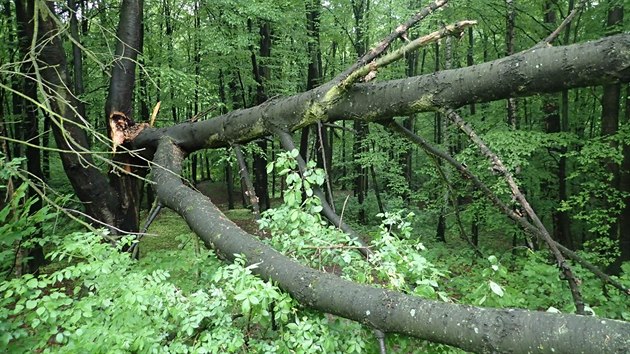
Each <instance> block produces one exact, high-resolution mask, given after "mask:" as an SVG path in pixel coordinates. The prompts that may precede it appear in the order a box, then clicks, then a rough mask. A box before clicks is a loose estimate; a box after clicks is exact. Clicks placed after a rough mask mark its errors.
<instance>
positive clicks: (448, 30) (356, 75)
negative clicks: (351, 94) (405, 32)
mask: <svg viewBox="0 0 630 354" xmlns="http://www.w3.org/2000/svg"><path fill="white" fill-rule="evenodd" d="M476 24H477V21H468V20H466V21H459V22H457V23H455V24H452V25H448V26H445V27H444V28H442V29H441V30H439V31H435V32H433V33H430V34H428V35H426V36H422V37H420V38H416V39H414V40H413V41H411V42H409V43H407V44H406V45H405V46H403V47H402V48H399V49H397V50H395V51H393V52H392V53H389V54H387V55H386V56H384V57H382V58H379V59H377V60H374V61H372V62H370V63H369V64H365V65H363V66H361V67H360V68H358V69H356V70H355V71H353V72H352V73H351V74H350V75H348V77H346V78H345V79H343V80H342V81H341V82H340V83H339V85H337V86H338V88H339V89H340V90H342V91H343V90H345V89H346V88H347V87H349V86H351V85H353V84H354V83H356V82H357V81H358V80H359V79H361V78H363V77H365V81H369V80H371V78H372V77H373V76H375V75H376V71H377V70H378V69H379V68H382V67H385V66H387V65H389V64H391V63H393V62H395V61H397V60H399V59H402V58H404V57H405V54H407V53H409V52H412V51H414V50H416V49H418V48H420V47H423V46H426V45H427V44H430V43H434V42H437V41H438V40H440V39H441V38H444V37H447V36H453V35H460V34H461V33H462V31H463V30H465V29H466V28H468V27H471V26H474V25H476Z"/></svg>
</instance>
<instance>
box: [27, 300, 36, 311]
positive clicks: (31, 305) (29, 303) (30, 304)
mask: <svg viewBox="0 0 630 354" xmlns="http://www.w3.org/2000/svg"><path fill="white" fill-rule="evenodd" d="M35 307H37V301H35V300H28V301H26V309H27V310H32V309H34V308H35Z"/></svg>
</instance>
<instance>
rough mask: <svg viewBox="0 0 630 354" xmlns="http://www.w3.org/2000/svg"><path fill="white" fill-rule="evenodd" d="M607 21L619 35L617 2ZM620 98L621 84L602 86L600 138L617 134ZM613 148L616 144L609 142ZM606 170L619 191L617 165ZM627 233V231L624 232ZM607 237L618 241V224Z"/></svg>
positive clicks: (620, 10) (620, 13) (620, 18)
mask: <svg viewBox="0 0 630 354" xmlns="http://www.w3.org/2000/svg"><path fill="white" fill-rule="evenodd" d="M608 5H609V6H610V7H609V9H608V20H607V22H606V26H607V29H608V31H609V33H610V34H615V33H619V32H620V31H621V29H622V28H621V25H622V23H623V6H621V4H620V3H619V2H617V1H614V0H609V1H608ZM620 96H621V84H612V85H604V93H603V96H602V116H601V126H602V130H601V134H602V136H610V135H615V134H617V131H618V129H619V102H620ZM611 144H612V145H613V148H616V143H614V142H611ZM606 169H607V170H608V172H609V173H610V174H611V176H612V180H611V182H610V186H611V187H612V188H615V189H619V186H620V185H619V165H618V164H617V163H615V162H607V163H606ZM624 232H627V230H624ZM608 234H609V236H610V238H611V239H613V240H617V239H618V234H619V222H618V221H616V222H614V223H611V224H610V229H609V233H608Z"/></svg>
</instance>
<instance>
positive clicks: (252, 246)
mask: <svg viewBox="0 0 630 354" xmlns="http://www.w3.org/2000/svg"><path fill="white" fill-rule="evenodd" d="M185 156H186V152H185V151H184V150H183V149H181V147H179V146H177V145H176V144H175V142H174V141H173V139H172V138H169V137H162V138H161V139H160V142H159V144H158V148H157V151H156V154H155V159H154V162H155V164H156V165H155V167H154V170H153V176H154V180H155V182H156V189H157V194H158V197H159V198H160V200H161V201H162V202H163V203H164V204H165V205H166V206H168V207H169V208H172V209H173V210H175V211H176V212H177V213H179V214H180V215H181V216H182V217H183V218H184V219H185V220H186V222H187V223H188V225H190V227H191V228H192V229H193V231H194V232H195V233H197V235H199V237H200V238H201V239H202V240H203V242H204V243H205V245H206V246H207V247H209V248H212V249H214V250H216V252H217V254H219V255H220V256H221V257H223V258H225V259H226V260H229V261H231V260H233V259H234V255H236V254H243V255H245V257H246V259H247V263H248V264H255V263H257V264H258V267H257V268H256V269H255V270H254V272H255V273H257V274H258V275H259V276H261V277H262V278H264V279H272V280H273V281H275V282H276V283H277V284H278V286H279V287H280V288H282V289H283V290H285V291H287V292H288V293H290V294H291V295H292V296H293V297H294V298H295V299H296V300H297V301H299V302H300V303H301V304H304V305H306V306H309V307H311V308H313V309H316V310H319V311H323V312H327V313H331V314H334V315H338V316H342V317H345V318H348V319H351V320H355V321H358V322H361V323H364V324H366V325H369V326H371V327H374V328H377V329H380V330H382V331H383V332H390V333H401V334H406V335H410V336H414V337H418V338H422V339H426V340H429V341H432V342H436V343H444V344H449V345H453V346H456V347H459V348H462V349H464V350H469V351H475V352H492V353H527V352H540V353H552V352H555V353H602V352H605V353H622V352H624V351H626V350H627V348H630V323H627V322H622V321H616V320H609V319H601V318H597V317H585V316H579V315H571V314H551V313H546V312H535V311H524V310H513V309H488V308H479V307H473V306H465V305H457V304H451V303H444V302H438V301H433V300H425V299H422V298H420V297H415V296H409V295H405V294H402V293H399V292H395V291H390V290H385V289H379V288H375V287H371V286H366V285H360V284H356V283H353V282H350V281H347V280H344V279H341V278H339V277H337V276H335V275H333V274H328V273H323V272H319V271H316V270H314V269H311V268H308V267H305V266H303V265H301V264H299V263H297V262H295V261H293V260H291V259H290V258H288V257H286V256H284V255H282V254H280V253H278V252H277V251H275V250H274V249H272V248H271V247H269V246H267V245H265V244H264V243H262V242H261V241H259V240H258V239H256V238H255V237H254V236H252V235H249V234H247V233H246V232H245V231H243V230H241V229H240V228H239V227H238V226H236V224H234V223H233V222H231V221H230V220H228V219H227V218H226V217H225V216H224V215H223V214H222V213H221V211H220V210H219V209H218V208H217V207H216V206H215V205H214V204H212V202H211V201H210V199H209V198H207V197H206V196H204V195H202V194H201V193H199V192H196V191H194V190H193V189H191V188H189V187H187V186H186V185H185V184H184V183H182V181H181V179H180V177H179V174H180V172H181V164H182V161H183V159H184V158H185Z"/></svg>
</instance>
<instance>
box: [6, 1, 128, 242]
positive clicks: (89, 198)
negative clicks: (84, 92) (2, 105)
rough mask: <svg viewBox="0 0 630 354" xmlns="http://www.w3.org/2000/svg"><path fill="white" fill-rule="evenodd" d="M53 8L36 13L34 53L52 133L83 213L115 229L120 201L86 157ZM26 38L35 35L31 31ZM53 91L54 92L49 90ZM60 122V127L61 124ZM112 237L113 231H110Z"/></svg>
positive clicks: (25, 3)
mask: <svg viewBox="0 0 630 354" xmlns="http://www.w3.org/2000/svg"><path fill="white" fill-rule="evenodd" d="M32 4H33V1H22V0H18V1H16V5H17V6H20V7H23V6H28V5H30V6H32ZM52 6H53V4H52V3H48V7H47V8H39V9H38V11H44V12H50V13H48V14H41V13H37V14H36V16H39V18H38V27H37V38H36V42H37V43H38V45H40V46H41V47H40V48H41V49H40V50H38V51H35V52H34V53H33V55H34V56H35V59H36V62H37V67H36V70H38V71H39V74H40V75H41V78H42V81H43V87H44V90H45V91H44V92H43V93H42V94H44V95H45V96H46V97H45V98H46V102H49V105H50V109H51V111H52V112H53V113H54V115H51V120H52V121H53V122H52V124H51V125H52V130H53V134H54V137H55V141H56V143H57V147H58V148H59V149H60V150H62V152H60V156H61V162H62V164H63V167H64V170H65V171H66V175H67V176H68V178H69V180H70V183H71V184H72V187H73V189H74V191H75V193H76V195H77V197H78V198H79V200H81V202H83V203H84V206H85V209H86V212H87V214H88V215H90V216H92V217H93V218H94V219H95V220H97V221H98V222H99V223H101V224H105V225H116V221H117V213H118V210H119V199H118V195H117V193H116V191H115V190H114V189H112V188H111V187H110V186H109V183H108V181H107V178H105V176H104V175H103V174H102V173H101V172H100V170H99V169H98V168H97V167H96V166H95V165H94V161H93V159H92V157H91V155H89V154H79V153H81V152H89V151H90V146H89V142H88V136H87V133H86V130H85V129H84V128H83V127H84V121H83V120H82V118H81V117H79V116H78V114H77V106H78V104H77V102H76V99H75V97H74V95H73V94H72V92H70V90H69V87H71V85H70V80H69V79H68V75H67V62H66V56H65V53H64V50H63V46H62V43H61V38H60V36H59V35H58V29H57V26H56V24H55V22H54V20H53V18H52V16H53V13H52V11H53V8H52ZM28 36H29V38H33V37H34V36H35V33H34V32H33V31H32V30H31V31H30V32H29V33H28ZM52 88H54V90H53V89H52ZM62 120H63V123H62ZM112 232H114V233H115V230H113V229H112Z"/></svg>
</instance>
